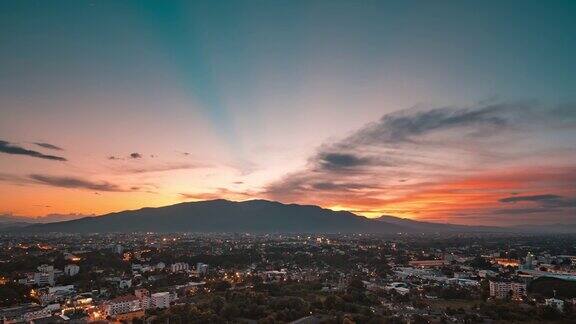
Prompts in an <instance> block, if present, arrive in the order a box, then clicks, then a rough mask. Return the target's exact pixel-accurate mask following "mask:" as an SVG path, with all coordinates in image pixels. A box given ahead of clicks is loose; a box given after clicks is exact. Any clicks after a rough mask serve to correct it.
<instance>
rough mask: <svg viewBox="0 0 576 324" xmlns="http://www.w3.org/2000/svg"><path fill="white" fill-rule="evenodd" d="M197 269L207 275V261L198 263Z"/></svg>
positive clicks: (199, 272) (201, 273)
mask: <svg viewBox="0 0 576 324" xmlns="http://www.w3.org/2000/svg"><path fill="white" fill-rule="evenodd" d="M196 271H197V272H198V274H199V275H201V276H202V275H205V274H207V273H208V265H207V264H206V263H202V262H198V263H197V264H196Z"/></svg>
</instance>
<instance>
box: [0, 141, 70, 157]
mask: <svg viewBox="0 0 576 324" xmlns="http://www.w3.org/2000/svg"><path fill="white" fill-rule="evenodd" d="M0 152H2V153H6V154H17V155H27V156H31V157H35V158H40V159H46V160H54V161H67V160H66V159H65V158H63V157H61V156H55V155H47V154H43V153H40V152H37V151H33V150H29V149H25V148H23V147H20V146H17V145H14V144H11V143H10V142H6V141H2V140H0Z"/></svg>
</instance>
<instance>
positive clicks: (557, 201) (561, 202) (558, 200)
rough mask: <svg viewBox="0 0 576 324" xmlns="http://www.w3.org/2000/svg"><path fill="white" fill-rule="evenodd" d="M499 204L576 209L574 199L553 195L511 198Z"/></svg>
mask: <svg viewBox="0 0 576 324" xmlns="http://www.w3.org/2000/svg"><path fill="white" fill-rule="evenodd" d="M499 201H500V202H501V203H518V202H534V203H537V204H539V205H541V206H542V207H544V208H567V207H576V198H566V197H563V196H559V195H554V194H546V195H533V196H513V197H506V198H502V199H500V200H499Z"/></svg>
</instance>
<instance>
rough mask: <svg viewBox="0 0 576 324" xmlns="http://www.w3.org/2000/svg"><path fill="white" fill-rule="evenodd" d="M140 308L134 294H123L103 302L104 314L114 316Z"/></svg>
mask: <svg viewBox="0 0 576 324" xmlns="http://www.w3.org/2000/svg"><path fill="white" fill-rule="evenodd" d="M140 310H142V307H141V306H140V299H138V297H136V296H135V295H124V296H120V297H116V298H114V299H112V300H110V301H108V302H107V303H105V304H104V309H103V311H104V314H106V316H116V315H119V314H127V313H132V312H138V311H140Z"/></svg>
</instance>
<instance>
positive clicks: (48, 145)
mask: <svg viewBox="0 0 576 324" xmlns="http://www.w3.org/2000/svg"><path fill="white" fill-rule="evenodd" d="M34 145H37V146H40V147H43V148H46V149H49V150H54V151H64V149H63V148H61V147H60V146H56V145H54V144H50V143H42V142H36V143H34Z"/></svg>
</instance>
